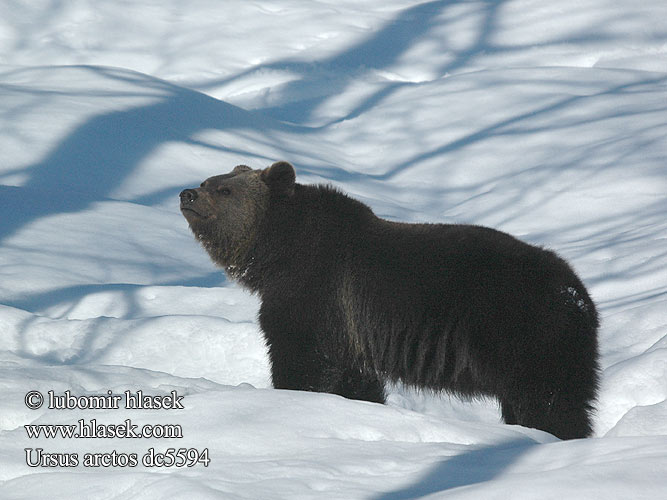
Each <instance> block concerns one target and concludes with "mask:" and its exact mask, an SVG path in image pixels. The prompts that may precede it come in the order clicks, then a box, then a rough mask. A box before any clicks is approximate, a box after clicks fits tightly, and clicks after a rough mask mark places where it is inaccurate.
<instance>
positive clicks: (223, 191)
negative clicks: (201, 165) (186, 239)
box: [181, 165, 269, 274]
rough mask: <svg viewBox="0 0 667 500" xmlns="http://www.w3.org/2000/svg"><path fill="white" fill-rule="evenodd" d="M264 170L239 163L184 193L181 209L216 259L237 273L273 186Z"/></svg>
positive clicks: (195, 232) (204, 245) (195, 233)
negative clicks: (269, 184) (228, 171)
mask: <svg viewBox="0 0 667 500" xmlns="http://www.w3.org/2000/svg"><path fill="white" fill-rule="evenodd" d="M261 174H262V170H252V169H251V168H250V167H247V166H245V165H239V166H237V167H236V168H234V170H233V171H232V172H231V173H229V174H224V175H216V176H214V177H209V178H208V179H206V180H205V181H204V182H202V183H201V186H200V187H198V188H196V189H186V190H185V191H183V192H182V193H181V212H182V213H183V216H184V217H185V218H186V220H187V221H188V224H189V225H190V229H191V230H192V232H193V233H194V235H195V237H196V238H197V240H198V241H199V242H200V243H201V244H202V246H203V247H204V248H205V249H206V251H207V252H208V254H209V255H210V256H211V259H213V261H214V262H215V263H216V264H218V265H220V266H222V267H225V268H226V269H227V271H228V272H230V273H232V274H233V273H234V272H235V271H237V268H238V267H240V266H242V265H243V262H244V258H245V256H246V253H247V252H248V250H249V249H250V246H251V244H252V242H253V239H254V236H255V234H256V230H257V226H258V224H259V223H260V221H261V218H262V216H263V215H264V213H265V212H266V207H267V203H268V199H269V188H268V186H267V185H266V183H265V182H264V181H263V180H262V178H261Z"/></svg>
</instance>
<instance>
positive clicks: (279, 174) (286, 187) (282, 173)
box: [262, 161, 296, 195]
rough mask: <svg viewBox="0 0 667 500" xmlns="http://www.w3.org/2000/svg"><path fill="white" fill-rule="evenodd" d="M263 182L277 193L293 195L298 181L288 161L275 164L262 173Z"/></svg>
mask: <svg viewBox="0 0 667 500" xmlns="http://www.w3.org/2000/svg"><path fill="white" fill-rule="evenodd" d="M262 180H263V181H264V182H265V183H266V185H267V186H269V188H270V189H271V190H272V191H274V192H275V193H279V194H284V195H291V194H292V193H293V192H294V181H295V180H296V174H295V173H294V167H293V166H292V165H290V164H289V163H287V162H286V161H279V162H277V163H274V164H273V165H271V166H270V167H269V168H267V169H264V170H263V171H262Z"/></svg>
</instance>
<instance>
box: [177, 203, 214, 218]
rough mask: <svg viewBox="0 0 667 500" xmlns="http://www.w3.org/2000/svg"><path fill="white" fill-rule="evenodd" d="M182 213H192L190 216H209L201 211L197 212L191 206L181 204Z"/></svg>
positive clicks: (185, 214)
mask: <svg viewBox="0 0 667 500" xmlns="http://www.w3.org/2000/svg"><path fill="white" fill-rule="evenodd" d="M181 213H182V214H183V215H184V216H185V217H187V216H188V215H190V216H192V215H194V216H196V217H199V218H200V219H206V218H208V215H204V214H200V213H199V212H197V211H196V210H194V209H193V208H190V207H184V206H181Z"/></svg>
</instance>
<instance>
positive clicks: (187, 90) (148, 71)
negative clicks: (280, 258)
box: [0, 0, 667, 500]
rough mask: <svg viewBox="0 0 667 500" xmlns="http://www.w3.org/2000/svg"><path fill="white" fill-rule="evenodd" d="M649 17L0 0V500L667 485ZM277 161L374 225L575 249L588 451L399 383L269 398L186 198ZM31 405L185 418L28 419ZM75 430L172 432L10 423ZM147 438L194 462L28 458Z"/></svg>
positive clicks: (577, 490) (486, 408)
mask: <svg viewBox="0 0 667 500" xmlns="http://www.w3.org/2000/svg"><path fill="white" fill-rule="evenodd" d="M666 19H667V3H666V2H664V0H646V1H643V2H638V1H636V0H615V1H611V0H591V1H588V2H579V1H576V0H560V1H558V2H549V1H545V0H488V1H462V2H453V1H431V2H421V3H420V2H409V1H398V0H382V1H379V0H369V1H364V2H358V1H342V0H335V1H334V0H319V1H309V2H303V1H296V0H271V1H270V0H257V1H252V2H248V1H243V0H227V1H225V2H216V1H213V0H195V1H189V2H182V1H179V0H160V1H149V0H141V1H113V2H112V1H109V2H97V1H94V0H72V1H68V2H59V1H47V0H40V1H30V2H27V1H10V0H4V1H2V2H0V155H1V156H0V498H2V499H19V498H20V499H32V498H47V497H48V498H52V499H72V498H85V499H98V498H99V499H102V498H104V499H129V498H142V499H156V498H197V499H199V498H205V499H209V498H211V499H212V498H225V499H226V498H232V499H268V498H271V499H300V498H304V499H305V498H325V499H334V498H335V499H376V500H390V499H391V500H399V499H408V498H426V497H428V498H448V499H449V498H471V499H480V498H484V499H486V498H498V499H505V498H512V499H522V498H525V499H535V498H553V499H563V498H567V499H577V498H581V499H588V500H589V499H596V498H599V499H610V498H618V499H630V498H632V499H634V498H650V499H662V498H667V196H666V193H667V22H665V20H666ZM281 159H284V160H288V161H290V162H292V163H294V164H295V165H296V168H297V175H298V177H297V179H298V181H299V182H301V183H321V182H326V183H331V184H334V185H336V186H339V187H340V188H342V189H343V190H345V191H346V192H349V193H350V194H352V195H353V196H355V197H357V198H359V199H361V200H363V201H364V202H366V203H367V204H369V205H370V206H371V207H372V208H373V209H374V211H375V212H376V213H377V214H378V215H380V216H382V217H385V218H390V219H394V220H402V221H428V222H445V223H451V222H466V223H474V224H483V225H488V226H493V227H495V228H498V229H501V230H504V231H507V232H510V233H512V234H514V235H516V236H519V237H521V238H522V239H524V240H526V241H528V242H531V243H534V244H539V245H544V246H547V247H549V248H552V249H554V250H556V251H558V252H559V253H560V254H561V255H562V256H564V257H565V258H567V259H568V260H569V261H570V262H571V263H572V265H573V267H574V268H575V269H576V270H577V272H578V273H579V275H580V276H581V277H582V278H583V280H584V282H585V283H586V284H587V286H588V287H589V289H590V291H591V293H592V295H593V297H594V299H595V300H596V302H597V304H598V306H599V310H600V313H601V316H602V327H601V330H600V344H601V363H602V367H603V374H602V388H601V391H600V397H599V404H598V407H599V408H598V412H597V415H596V417H595V436H594V437H593V438H591V439H586V440H576V441H569V442H561V441H558V440H557V439H556V438H554V437H552V436H550V435H549V434H546V433H544V432H540V431H536V430H531V429H525V428H521V427H517V426H507V425H504V424H503V423H502V422H501V421H500V415H499V411H498V408H497V404H496V403H495V401H481V402H475V403H464V402H459V401H457V400H455V399H453V398H450V397H449V396H446V395H445V396H438V395H432V394H420V393H415V392H413V391H407V390H405V389H403V388H401V387H393V388H391V394H390V397H389V403H388V405H386V406H382V405H376V404H370V403H365V402H359V401H349V400H345V399H343V398H340V397H337V396H333V395H328V394H313V393H301V392H292V391H276V390H273V389H271V387H270V380H269V372H268V366H267V361H266V357H265V351H264V346H263V342H262V339H261V336H260V332H259V329H258V325H257V322H256V311H257V308H258V301H257V298H255V297H253V296H250V295H249V294H248V293H246V292H245V291H244V290H242V289H240V288H239V287H237V286H236V285H234V284H233V283H231V282H229V281H228V280H226V278H225V277H224V275H223V274H222V273H221V272H220V271H219V270H217V269H215V268H214V266H213V264H212V263H211V262H210V261H209V259H208V257H207V256H206V254H205V252H204V251H203V249H201V248H200V247H198V245H197V244H196V242H195V241H194V239H193V237H192V235H191V234H190V231H189V230H188V228H187V224H186V222H185V220H184V219H183V218H182V216H181V215H180V213H179V210H178V200H177V195H178V193H179V192H180V190H182V189H183V188H185V187H192V186H196V185H198V184H199V183H200V182H201V181H202V180H203V179H205V178H206V177H209V176H211V175H215V174H219V173H223V172H227V171H229V170H230V169H231V168H232V167H233V166H235V165H237V164H239V163H246V164H248V165H250V166H252V167H254V168H263V167H266V166H268V165H269V164H271V163H272V162H273V161H276V160H281ZM396 286H400V283H397V284H396ZM28 390H38V391H40V392H42V393H44V394H46V393H47V392H48V391H49V390H53V391H55V392H56V393H57V394H62V393H63V392H64V391H66V390H69V391H70V392H71V393H72V394H75V395H93V394H106V392H107V391H108V390H111V391H113V392H114V393H118V394H122V393H123V391H125V390H132V391H136V390H142V391H143V392H144V393H146V394H152V395H164V394H169V393H170V391H172V390H177V391H178V393H179V394H181V395H185V398H184V400H183V404H184V406H185V409H184V410H161V411H158V410H127V409H124V408H122V407H121V409H118V410H113V409H110V410H50V409H48V408H47V407H46V405H45V406H43V407H42V408H40V409H38V410H30V409H28V408H27V407H26V405H25V404H24V396H25V394H26V392H27V391H28ZM81 418H83V419H86V420H89V419H92V418H95V419H97V421H98V422H101V423H122V422H123V421H124V420H125V419H127V418H130V419H131V420H132V422H133V423H136V424H140V425H143V424H146V423H148V424H157V423H167V424H179V425H181V426H182V428H183V438H182V439H133V440H131V439H63V438H58V439H47V438H44V437H42V438H39V439H29V438H28V437H27V435H26V431H25V429H24V425H26V424H33V423H36V424H40V423H43V424H69V423H76V421H77V420H79V419H81ZM151 447H154V448H155V449H156V451H165V450H166V449H167V448H170V447H173V448H197V449H199V450H203V449H204V448H208V450H209V456H210V465H209V466H208V467H203V466H202V465H198V466H196V467H192V468H177V467H171V468H146V467H143V466H142V465H139V466H137V467H135V468H130V467H125V468H123V467H115V468H114V467H110V468H103V467H98V468H92V467H84V466H83V465H79V466H78V467H74V468H63V467H55V468H49V467H35V468H32V467H29V466H28V465H27V464H26V457H25V451H24V449H25V448H33V449H36V448H43V450H44V452H49V453H56V452H59V453H65V452H68V453H78V454H79V455H80V457H82V456H83V454H84V453H87V452H91V453H106V452H111V451H112V450H116V451H117V452H118V453H137V454H138V455H139V457H141V455H142V454H143V453H145V452H146V450H147V449H148V448H151Z"/></svg>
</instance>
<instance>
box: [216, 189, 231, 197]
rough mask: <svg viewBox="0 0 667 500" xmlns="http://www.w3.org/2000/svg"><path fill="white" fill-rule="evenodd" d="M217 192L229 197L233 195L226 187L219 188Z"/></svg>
mask: <svg viewBox="0 0 667 500" xmlns="http://www.w3.org/2000/svg"><path fill="white" fill-rule="evenodd" d="M216 191H217V192H218V193H220V194H224V195H225V196H228V195H230V194H232V192H231V191H230V189H229V188H226V187H219V188H218V189H216Z"/></svg>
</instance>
